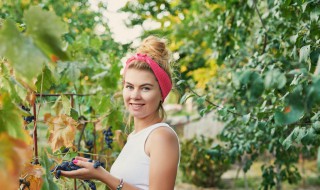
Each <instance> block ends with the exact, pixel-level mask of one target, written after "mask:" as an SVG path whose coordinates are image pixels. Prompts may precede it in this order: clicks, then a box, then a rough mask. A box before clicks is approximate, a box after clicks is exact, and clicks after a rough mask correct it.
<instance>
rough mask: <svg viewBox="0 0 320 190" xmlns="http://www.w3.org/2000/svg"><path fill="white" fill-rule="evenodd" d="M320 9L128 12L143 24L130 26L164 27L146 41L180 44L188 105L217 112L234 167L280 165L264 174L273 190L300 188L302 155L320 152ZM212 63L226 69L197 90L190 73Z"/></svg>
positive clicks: (273, 4)
mask: <svg viewBox="0 0 320 190" xmlns="http://www.w3.org/2000/svg"><path fill="white" fill-rule="evenodd" d="M319 3H320V2H319V0H310V1H304V0H299V1H276V0H265V1H255V0H251V1H221V0H217V1H208V0H201V1H192V0H188V1H179V0H177V1H172V2H170V3H168V2H167V1H157V2H155V1H139V4H134V3H128V4H127V5H126V7H125V8H124V9H123V10H125V11H127V12H131V13H134V15H135V18H137V19H136V20H134V21H135V22H131V23H130V22H129V24H132V25H134V24H136V23H143V22H144V21H145V20H147V19H152V20H153V21H156V22H159V23H160V24H161V26H162V27H161V28H159V29H155V30H152V31H147V32H146V33H145V34H144V35H148V34H158V35H164V36H166V37H167V38H169V39H170V40H171V42H172V43H173V44H174V45H173V46H172V47H171V48H172V50H173V51H175V52H177V53H179V59H178V63H179V65H181V76H180V77H182V79H183V82H180V83H179V85H178V87H179V88H181V89H180V92H182V98H181V100H182V102H183V101H185V100H186V99H187V98H188V97H193V99H194V102H195V104H196V105H198V107H199V108H200V109H198V111H199V114H200V115H204V114H205V113H207V112H210V111H213V110H215V109H217V113H218V116H219V119H220V120H221V121H223V122H224V123H225V127H224V130H223V131H222V133H221V135H220V136H219V137H220V139H221V140H222V141H225V142H226V143H228V144H229V145H230V146H229V151H228V155H229V156H230V159H231V161H233V162H236V161H243V160H242V159H243V158H244V157H248V158H249V160H246V164H245V167H244V168H243V170H244V171H247V170H248V168H250V165H251V164H250V163H252V162H254V161H255V160H256V159H257V158H258V157H259V155H261V154H264V153H266V152H267V153H269V154H270V155H273V157H274V162H273V163H272V164H270V165H268V164H265V166H264V167H263V168H262V171H263V176H262V177H263V182H262V183H261V188H264V189H271V188H273V187H277V188H278V187H280V186H281V182H282V181H288V182H289V183H295V182H297V181H298V180H299V179H300V174H299V171H298V170H296V169H294V168H293V164H294V163H296V162H297V161H298V158H299V156H298V155H299V154H300V153H301V152H309V153H312V151H314V150H315V149H308V148H307V147H309V146H311V147H317V146H319V145H320V141H319V138H320V135H319V131H318V121H317V119H319V114H320V112H319V110H320V103H319V96H320V93H319V90H318V89H320V88H319V71H320V51H319V47H320V41H319V37H320V33H319V32H318V31H319V28H320V24H319V23H320V22H319ZM150 10H153V11H150ZM210 59H214V60H215V62H216V63H217V64H218V65H220V67H219V68H218V70H217V72H216V74H215V75H214V76H213V77H211V78H210V80H208V81H209V82H207V83H206V86H205V88H204V89H195V86H196V84H197V83H198V82H201V81H197V78H196V77H194V76H192V75H190V74H188V73H189V72H192V70H196V69H198V68H202V67H205V65H206V64H205V62H206V61H209V60H210ZM213 62H214V61H213ZM205 75H207V76H210V75H209V70H208V72H207V73H205ZM202 94H205V96H204V95H202ZM203 97H204V98H205V101H203V100H202V98H203ZM198 100H200V101H198ZM213 100H214V101H213Z"/></svg>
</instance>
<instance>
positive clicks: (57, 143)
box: [46, 115, 78, 152]
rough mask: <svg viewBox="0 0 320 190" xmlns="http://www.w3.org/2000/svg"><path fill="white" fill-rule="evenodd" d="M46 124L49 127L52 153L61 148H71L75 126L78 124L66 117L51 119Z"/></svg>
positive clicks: (60, 116)
mask: <svg viewBox="0 0 320 190" xmlns="http://www.w3.org/2000/svg"><path fill="white" fill-rule="evenodd" d="M46 124H47V125H48V126H49V133H50V136H49V142H50V145H51V148H52V151H53V152H56V151H57V150H59V149H60V148H61V147H62V146H65V147H71V146H72V145H73V141H74V137H75V133H76V126H77V125H78V123H77V122H76V121H75V120H73V119H72V118H71V117H69V116H67V115H59V116H56V117H51V118H49V119H48V120H47V122H46Z"/></svg>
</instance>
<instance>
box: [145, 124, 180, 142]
mask: <svg viewBox="0 0 320 190" xmlns="http://www.w3.org/2000/svg"><path fill="white" fill-rule="evenodd" d="M149 139H150V140H151V141H157V142H161V141H165V142H171V141H172V142H177V143H178V137H177V135H176V133H175V132H174V130H173V129H170V128H169V127H166V126H163V127H158V128H156V129H154V130H153V131H152V133H151V134H150V136H149Z"/></svg>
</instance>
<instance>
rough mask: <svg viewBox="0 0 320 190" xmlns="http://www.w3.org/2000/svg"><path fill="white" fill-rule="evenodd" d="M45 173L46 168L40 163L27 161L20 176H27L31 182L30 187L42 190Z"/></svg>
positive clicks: (27, 179)
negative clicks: (34, 163) (33, 163)
mask: <svg viewBox="0 0 320 190" xmlns="http://www.w3.org/2000/svg"><path fill="white" fill-rule="evenodd" d="M43 174H44V169H43V168H42V167H41V166H40V165H32V164H31V163H26V164H25V165H24V169H23V171H22V172H21V175H20V176H21V178H24V177H25V180H26V181H28V182H30V189H34V190H40V189H41V187H42V184H43V179H42V175H43Z"/></svg>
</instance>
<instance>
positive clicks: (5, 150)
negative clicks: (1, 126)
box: [0, 133, 32, 190]
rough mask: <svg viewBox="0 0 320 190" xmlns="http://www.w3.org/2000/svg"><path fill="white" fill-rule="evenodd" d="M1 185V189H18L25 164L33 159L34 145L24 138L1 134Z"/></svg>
mask: <svg viewBox="0 0 320 190" xmlns="http://www.w3.org/2000/svg"><path fill="white" fill-rule="evenodd" d="M0 152H1V154H0V168H1V170H0V185H1V189H6V190H17V189H18V186H19V183H18V181H19V174H20V172H21V170H22V168H23V165H24V164H25V163H27V162H30V161H31V158H32V147H31V146H28V144H27V143H25V142H24V141H22V140H19V139H15V138H12V137H10V136H9V135H8V134H7V133H1V134H0Z"/></svg>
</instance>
